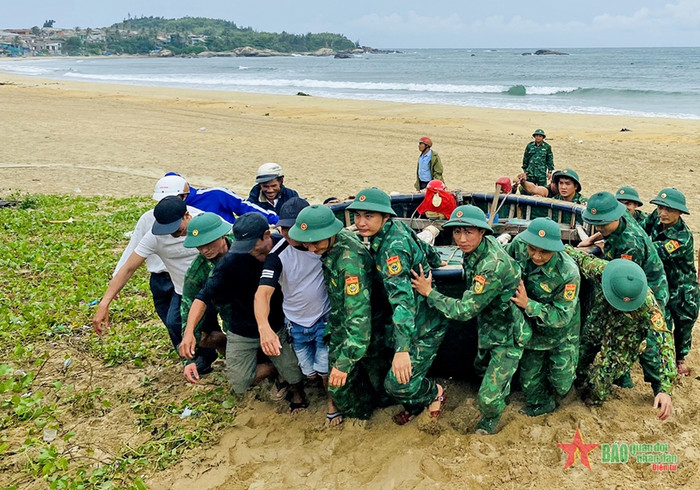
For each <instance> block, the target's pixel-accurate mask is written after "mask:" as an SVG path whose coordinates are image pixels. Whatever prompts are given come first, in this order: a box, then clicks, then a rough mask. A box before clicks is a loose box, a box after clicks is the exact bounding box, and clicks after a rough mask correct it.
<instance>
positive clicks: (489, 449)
mask: <svg viewBox="0 0 700 490" xmlns="http://www.w3.org/2000/svg"><path fill="white" fill-rule="evenodd" d="M469 451H471V453H472V454H473V455H474V456H476V457H477V458H479V459H485V460H492V459H496V458H498V457H500V456H501V453H500V451H498V450H497V449H496V447H495V446H494V445H493V444H489V443H488V442H484V441H478V440H474V441H473V442H472V444H471V445H470V446H469Z"/></svg>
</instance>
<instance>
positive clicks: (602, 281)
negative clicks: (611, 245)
mask: <svg viewBox="0 0 700 490" xmlns="http://www.w3.org/2000/svg"><path fill="white" fill-rule="evenodd" d="M566 252H567V253H568V254H569V255H570V256H571V257H572V258H573V259H574V260H575V261H576V263H577V264H578V266H579V270H580V271H581V276H582V277H584V278H586V279H588V280H590V281H591V282H592V285H593V291H592V292H591V299H592V305H591V309H590V312H589V314H588V316H587V317H586V320H585V321H584V324H583V331H582V333H581V350H580V353H579V365H578V374H579V379H580V380H583V381H584V385H583V388H584V399H585V400H586V401H587V403H588V404H591V405H600V404H601V403H603V401H604V400H605V399H606V398H607V397H608V395H609V394H610V391H611V389H612V385H613V381H614V380H615V379H618V378H619V377H620V376H621V375H622V374H623V373H625V372H628V371H629V369H630V367H631V366H632V364H633V363H634V361H635V359H637V357H638V356H639V353H640V350H641V349H643V348H644V344H645V342H646V341H647V340H646V339H648V338H650V337H653V338H654V339H655V342H656V344H657V345H658V346H659V349H658V350H656V351H655V353H654V354H655V357H654V359H653V362H652V363H651V365H652V366H653V369H654V372H655V376H654V377H655V378H656V379H657V380H658V385H657V386H655V385H654V384H652V388H653V390H654V395H655V398H654V408H657V407H659V408H660V411H659V418H660V419H662V420H663V419H665V418H667V417H668V416H669V415H671V412H672V410H673V405H672V403H671V391H672V390H673V381H674V380H675V378H676V364H675V355H674V346H673V335H672V333H671V331H670V330H669V329H668V327H667V325H666V321H665V320H664V315H663V313H662V311H661V309H660V308H659V304H658V302H657V301H656V298H655V297H654V294H653V292H652V291H651V289H650V288H649V287H648V286H647V281H646V277H645V274H644V271H643V270H642V269H641V268H640V267H639V266H638V265H637V264H635V263H634V262H631V261H628V260H623V259H615V260H613V261H610V262H607V261H605V260H601V259H597V258H595V257H593V256H592V255H588V254H586V253H584V252H581V251H578V250H575V249H574V248H573V247H570V246H568V245H567V246H566Z"/></svg>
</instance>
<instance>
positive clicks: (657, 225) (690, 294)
mask: <svg viewBox="0 0 700 490" xmlns="http://www.w3.org/2000/svg"><path fill="white" fill-rule="evenodd" d="M651 204H656V206H657V208H656V210H654V212H652V213H651V214H650V215H649V216H648V218H646V219H645V220H644V228H645V230H646V231H647V233H649V236H650V237H651V240H652V243H653V244H654V247H655V248H656V251H657V252H658V254H659V257H661V261H662V262H663V264H664V270H665V271H666V278H667V279H668V286H669V290H670V298H669V300H668V306H667V308H666V310H667V311H668V313H669V314H670V316H671V318H672V320H673V334H674V338H675V342H676V363H677V367H678V374H680V375H681V376H688V374H690V371H689V369H688V367H687V365H686V363H685V357H686V356H687V355H688V352H690V346H691V340H692V335H693V325H695V321H696V320H697V318H698V305H699V304H700V288H698V281H697V269H696V268H695V257H693V251H694V250H695V242H694V241H693V234H692V233H691V231H690V229H689V228H688V225H686V224H685V221H683V218H681V214H690V212H689V211H688V208H687V207H686V204H685V196H684V195H683V193H682V192H680V191H679V190H678V189H674V188H667V189H662V190H661V191H660V192H659V194H658V195H657V196H656V199H653V200H652V201H651Z"/></svg>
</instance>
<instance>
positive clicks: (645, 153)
mask: <svg viewBox="0 0 700 490" xmlns="http://www.w3.org/2000/svg"><path fill="white" fill-rule="evenodd" d="M0 83H2V85H0V105H2V106H3V108H4V120H5V122H6V127H7V128H8V135H10V137H8V138H7V142H6V144H5V145H4V148H3V149H2V152H0V174H1V175H2V178H3V183H2V185H1V186H0V195H1V194H6V193H8V192H12V191H18V192H30V193H52V194H56V193H58V194H61V193H73V192H75V189H78V188H79V189H80V192H81V193H83V194H85V195H109V196H117V197H119V196H130V195H149V194H150V192H152V188H153V187H152V186H153V183H154V182H155V181H156V180H157V179H158V178H160V177H161V176H162V175H163V174H164V173H165V172H168V171H177V172H179V173H181V174H183V175H184V176H185V177H186V178H187V179H188V180H189V181H190V182H191V183H192V184H193V185H195V187H197V186H199V187H209V186H215V185H221V186H225V187H228V188H230V189H232V190H234V191H235V192H237V193H238V194H240V195H242V196H247V195H248V191H249V189H250V188H251V187H252V185H253V183H254V178H253V176H254V175H255V171H256V169H257V167H258V166H259V165H261V164H262V163H265V162H268V161H273V162H277V163H279V164H280V165H282V167H283V168H284V170H285V174H286V176H287V177H286V179H287V180H286V182H285V183H286V184H287V185H288V186H289V187H291V188H293V189H296V190H297V191H299V192H300V194H301V195H303V196H306V197H308V198H310V200H311V201H313V202H319V201H322V200H323V199H324V198H325V197H328V196H331V195H334V196H336V197H345V196H347V195H350V194H354V193H355V192H357V191H358V190H359V189H362V188H364V187H369V186H372V185H375V186H377V187H380V188H382V189H384V190H385V191H387V192H391V191H397V192H408V191H411V190H412V189H413V183H414V181H415V165H416V160H417V157H418V153H417V141H418V138H420V137H421V136H430V137H431V138H432V139H433V141H434V150H435V151H436V152H437V153H438V154H439V155H440V157H441V159H442V161H443V164H444V166H445V181H446V183H447V185H448V187H449V188H451V189H462V190H465V191H490V190H492V189H493V185H494V184H493V183H494V182H495V180H496V179H498V178H499V177H502V176H511V177H512V176H515V175H516V174H517V173H519V171H520V165H521V162H522V153H523V150H524V148H525V145H526V144H527V143H528V142H529V141H530V140H531V134H532V131H533V130H534V129H536V128H543V129H544V130H545V132H546V133H547V141H548V142H549V143H550V144H551V145H552V147H553V151H554V159H555V160H554V161H555V167H556V168H572V169H574V170H576V171H577V172H578V173H579V175H580V176H581V179H582V183H583V193H584V194H585V195H590V194H592V193H593V192H595V191H598V190H610V191H613V192H614V191H615V190H616V189H617V187H619V186H621V185H632V186H635V187H637V189H638V191H639V192H640V195H641V196H642V199H643V200H644V201H645V202H646V201H648V200H649V199H651V198H652V197H653V196H654V195H656V192H658V190H659V189H660V188H662V187H671V186H675V187H678V188H679V189H681V190H682V191H683V192H684V193H685V194H686V197H687V198H688V206H689V207H690V209H691V210H694V209H695V210H700V195H698V194H697V193H696V191H695V187H694V186H693V185H692V184H691V181H693V180H694V178H695V177H694V175H693V172H699V173H700V120H686V119H672V118H646V117H627V116H608V115H590V114H567V113H550V112H530V111H519V110H508V109H487V108H479V107H464V106H447V105H428V104H406V103H398V102H383V101H359V100H348V99H331V98H321V97H299V96H294V95H270V94H250V93H242V92H223V91H207V90H194V89H174V88H160V87H144V86H132V85H116V84H103V83H95V82H83V81H58V80H52V79H42V78H35V77H24V76H19V75H8V74H0ZM622 128H628V129H630V131H628V132H620V130H621V129H622ZM309 177H311V178H309ZM647 207H651V206H649V205H647V206H645V207H644V208H643V209H644V210H646V209H647ZM692 217H693V215H691V218H692ZM698 225H700V222H699V223H698ZM698 228H699V226H694V229H698Z"/></svg>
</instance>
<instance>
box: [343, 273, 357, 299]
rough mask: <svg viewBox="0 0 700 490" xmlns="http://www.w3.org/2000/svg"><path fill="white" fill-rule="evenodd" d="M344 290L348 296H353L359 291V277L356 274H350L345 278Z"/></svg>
mask: <svg viewBox="0 0 700 490" xmlns="http://www.w3.org/2000/svg"><path fill="white" fill-rule="evenodd" d="M345 292H346V293H347V294H348V296H355V295H356V294H357V293H359V292H360V278H359V277H357V276H350V277H348V278H347V279H345Z"/></svg>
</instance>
